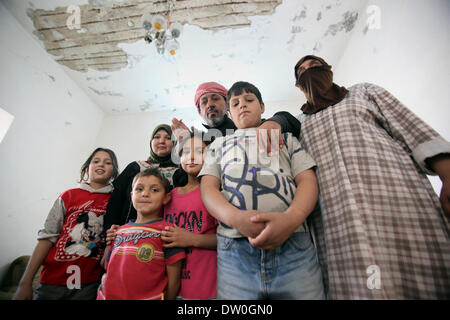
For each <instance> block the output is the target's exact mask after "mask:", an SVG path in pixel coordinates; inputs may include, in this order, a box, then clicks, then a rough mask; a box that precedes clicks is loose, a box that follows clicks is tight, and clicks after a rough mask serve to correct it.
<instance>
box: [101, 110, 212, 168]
mask: <svg viewBox="0 0 450 320" xmlns="http://www.w3.org/2000/svg"><path fill="white" fill-rule="evenodd" d="M174 117H176V118H178V119H182V120H183V122H184V123H185V124H186V125H188V126H189V127H190V126H195V127H196V128H197V129H204V128H203V126H202V125H201V118H200V115H199V114H198V113H197V109H195V107H192V108H182V109H177V110H176V111H172V110H167V111H164V110H161V111H158V112H151V113H150V112H149V113H137V114H124V115H108V116H105V118H104V121H103V126H102V129H101V131H100V133H99V135H98V139H97V144H98V145H100V146H104V147H105V148H111V149H112V150H114V152H115V153H116V155H117V158H118V161H119V167H120V168H119V169H120V171H122V170H123V169H125V167H126V166H127V165H128V164H129V163H130V162H132V161H136V160H146V159H147V158H148V156H149V155H150V137H151V134H152V132H153V129H154V128H155V127H156V126H157V125H159V124H162V123H165V124H168V125H170V124H171V123H172V118H174Z"/></svg>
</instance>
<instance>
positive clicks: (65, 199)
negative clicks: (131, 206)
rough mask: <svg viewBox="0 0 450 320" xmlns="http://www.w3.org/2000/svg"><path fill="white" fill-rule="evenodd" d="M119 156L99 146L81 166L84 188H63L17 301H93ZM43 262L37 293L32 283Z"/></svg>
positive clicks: (39, 237) (40, 234)
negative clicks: (104, 219) (105, 222)
mask: <svg viewBox="0 0 450 320" xmlns="http://www.w3.org/2000/svg"><path fill="white" fill-rule="evenodd" d="M118 172H119V170H118V165H117V158H116V155H115V154H114V152H113V151H112V150H109V149H104V148H97V149H95V150H94V152H92V154H91V155H90V156H89V158H88V159H87V160H86V162H85V163H84V164H83V166H82V167H81V179H80V186H79V187H78V188H73V189H69V190H66V191H64V192H63V193H62V194H61V195H60V196H59V197H58V199H57V200H56V201H55V203H54V205H53V207H52V208H51V210H50V213H49V214H48V217H47V219H46V221H45V224H44V228H43V229H42V230H39V232H38V238H37V239H38V244H37V245H36V248H35V249H34V252H33V254H32V256H31V258H30V260H29V262H28V265H27V268H26V270H25V272H24V274H23V276H22V279H21V280H20V283H19V287H18V288H17V291H16V293H15V295H14V297H13V299H16V300H29V299H32V298H33V299H35V300H91V299H95V298H96V295H97V287H98V285H99V283H100V278H101V275H102V272H103V269H102V267H101V266H100V263H99V262H100V259H101V257H102V255H103V251H104V245H105V239H104V233H103V216H104V214H105V212H106V206H107V204H108V201H109V198H110V196H111V192H112V190H113V187H112V184H111V182H112V180H113V179H114V178H116V177H117V175H118ZM41 265H42V266H43V268H42V272H41V276H40V284H39V286H38V287H37V288H36V292H35V293H34V297H33V288H32V281H33V278H34V276H35V275H36V273H37V272H38V270H39V268H40V267H41Z"/></svg>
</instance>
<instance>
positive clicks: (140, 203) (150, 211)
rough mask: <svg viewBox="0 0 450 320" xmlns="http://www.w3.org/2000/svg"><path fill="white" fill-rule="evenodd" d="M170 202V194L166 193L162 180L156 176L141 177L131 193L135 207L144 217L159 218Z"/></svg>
mask: <svg viewBox="0 0 450 320" xmlns="http://www.w3.org/2000/svg"><path fill="white" fill-rule="evenodd" d="M169 200H170V193H166V191H165V190H164V186H163V184H162V182H161V180H160V179H159V178H157V177H155V176H147V177H140V178H138V179H137V180H136V183H135V184H134V187H133V191H132V192H131V201H132V202H133V206H134V208H135V209H136V211H137V212H138V214H140V215H141V216H144V217H149V216H152V215H156V216H159V213H160V212H161V208H162V207H163V205H165V204H167V203H168V202H169Z"/></svg>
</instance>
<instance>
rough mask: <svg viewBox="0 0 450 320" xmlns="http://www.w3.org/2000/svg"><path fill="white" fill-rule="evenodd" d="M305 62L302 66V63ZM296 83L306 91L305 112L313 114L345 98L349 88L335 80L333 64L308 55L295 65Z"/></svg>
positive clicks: (303, 108)
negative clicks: (341, 85) (332, 69)
mask: <svg viewBox="0 0 450 320" xmlns="http://www.w3.org/2000/svg"><path fill="white" fill-rule="evenodd" d="M304 62H305V64H304V65H303V66H302V64H303V63H304ZM295 79H296V83H295V85H296V86H297V87H299V88H301V89H302V91H303V92H304V93H305V96H306V100H307V102H306V103H305V104H304V105H303V106H302V107H301V109H302V111H303V113H306V114H313V113H316V112H318V111H320V110H323V109H325V108H327V107H329V106H331V105H334V104H336V103H338V102H340V101H342V99H344V97H345V95H346V94H347V92H348V90H347V89H346V88H344V87H340V86H338V85H337V84H335V83H334V82H333V72H332V71H331V66H330V65H329V64H327V63H326V62H325V60H323V59H322V58H319V57H316V56H313V55H308V56H304V57H303V58H301V59H300V60H299V61H298V62H297V64H296V65H295Z"/></svg>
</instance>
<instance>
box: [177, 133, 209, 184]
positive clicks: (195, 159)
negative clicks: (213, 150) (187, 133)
mask: <svg viewBox="0 0 450 320" xmlns="http://www.w3.org/2000/svg"><path fill="white" fill-rule="evenodd" d="M205 147H206V146H205V143H204V142H203V141H202V139H200V138H197V137H193V138H191V139H190V140H189V141H187V142H186V143H185V144H184V146H183V151H182V152H181V159H180V160H181V167H182V168H183V170H184V171H185V172H186V173H187V174H188V175H190V176H197V175H198V173H199V172H200V170H201V169H202V165H203V160H204V153H203V151H204V150H205Z"/></svg>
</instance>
